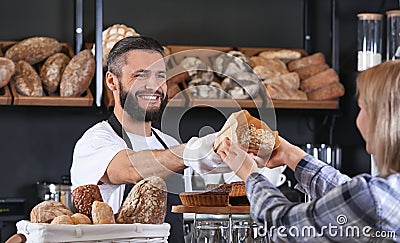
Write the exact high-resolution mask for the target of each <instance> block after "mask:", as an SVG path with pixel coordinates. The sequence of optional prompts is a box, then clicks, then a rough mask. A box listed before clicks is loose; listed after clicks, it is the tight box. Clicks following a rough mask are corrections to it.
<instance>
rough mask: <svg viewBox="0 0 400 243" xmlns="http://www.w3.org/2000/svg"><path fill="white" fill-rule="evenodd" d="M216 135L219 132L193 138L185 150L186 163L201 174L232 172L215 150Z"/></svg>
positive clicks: (184, 158)
mask: <svg viewBox="0 0 400 243" xmlns="http://www.w3.org/2000/svg"><path fill="white" fill-rule="evenodd" d="M216 137H217V133H212V134H209V135H207V136H204V137H201V138H198V137H193V138H191V139H190V140H189V141H188V142H187V144H186V147H185V150H184V151H183V161H184V164H185V165H186V166H189V167H192V168H193V170H195V171H196V172H197V173H199V174H200V175H201V174H208V173H211V174H216V173H226V172H231V169H230V168H229V167H228V166H227V165H226V164H225V163H224V162H223V161H222V159H221V157H220V156H219V155H218V154H216V153H215V152H214V148H213V145H214V141H215V138H216Z"/></svg>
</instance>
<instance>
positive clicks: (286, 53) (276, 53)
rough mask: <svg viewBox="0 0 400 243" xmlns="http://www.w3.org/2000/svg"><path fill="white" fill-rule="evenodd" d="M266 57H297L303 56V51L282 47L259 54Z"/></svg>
mask: <svg viewBox="0 0 400 243" xmlns="http://www.w3.org/2000/svg"><path fill="white" fill-rule="evenodd" d="M258 55H259V56H261V57H264V58H267V59H268V58H279V59H297V58H300V57H301V53H300V52H298V51H295V50H289V49H281V50H268V51H263V52H260V54H258Z"/></svg>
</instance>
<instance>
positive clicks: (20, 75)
mask: <svg viewBox="0 0 400 243" xmlns="http://www.w3.org/2000/svg"><path fill="white" fill-rule="evenodd" d="M14 81H15V88H16V90H17V92H18V93H20V94H22V95H26V96H43V87H42V82H41V80H40V77H39V75H38V73H37V72H36V70H35V69H34V68H33V67H32V66H31V65H30V64H29V63H27V62H25V61H18V62H17V65H16V72H15V74H14Z"/></svg>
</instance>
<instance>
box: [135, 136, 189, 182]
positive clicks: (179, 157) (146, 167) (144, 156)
mask: <svg viewBox="0 0 400 243" xmlns="http://www.w3.org/2000/svg"><path fill="white" fill-rule="evenodd" d="M184 148H185V144H181V145H179V146H177V147H175V148H171V149H167V150H145V151H141V152H130V153H129V154H128V157H129V160H130V162H131V164H132V166H133V169H134V171H135V172H136V173H134V175H132V180H134V181H136V182H137V181H139V180H141V179H143V178H146V177H149V176H159V177H167V176H169V175H171V174H172V173H174V172H178V171H182V170H183V169H185V168H186V166H185V165H184V163H183V150H184Z"/></svg>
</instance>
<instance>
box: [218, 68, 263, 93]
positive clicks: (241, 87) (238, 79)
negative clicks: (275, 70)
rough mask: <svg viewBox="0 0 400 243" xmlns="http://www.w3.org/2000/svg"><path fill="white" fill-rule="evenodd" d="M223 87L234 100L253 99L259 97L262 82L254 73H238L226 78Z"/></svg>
mask: <svg viewBox="0 0 400 243" xmlns="http://www.w3.org/2000/svg"><path fill="white" fill-rule="evenodd" d="M221 86H222V89H223V90H225V92H227V93H228V94H230V95H231V97H232V98H234V99H252V98H255V97H256V96H257V95H258V92H259V90H260V80H259V79H258V77H257V75H255V74H254V73H250V72H238V73H235V74H233V75H232V76H231V77H226V78H225V79H224V80H223V81H222V83H221Z"/></svg>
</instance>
